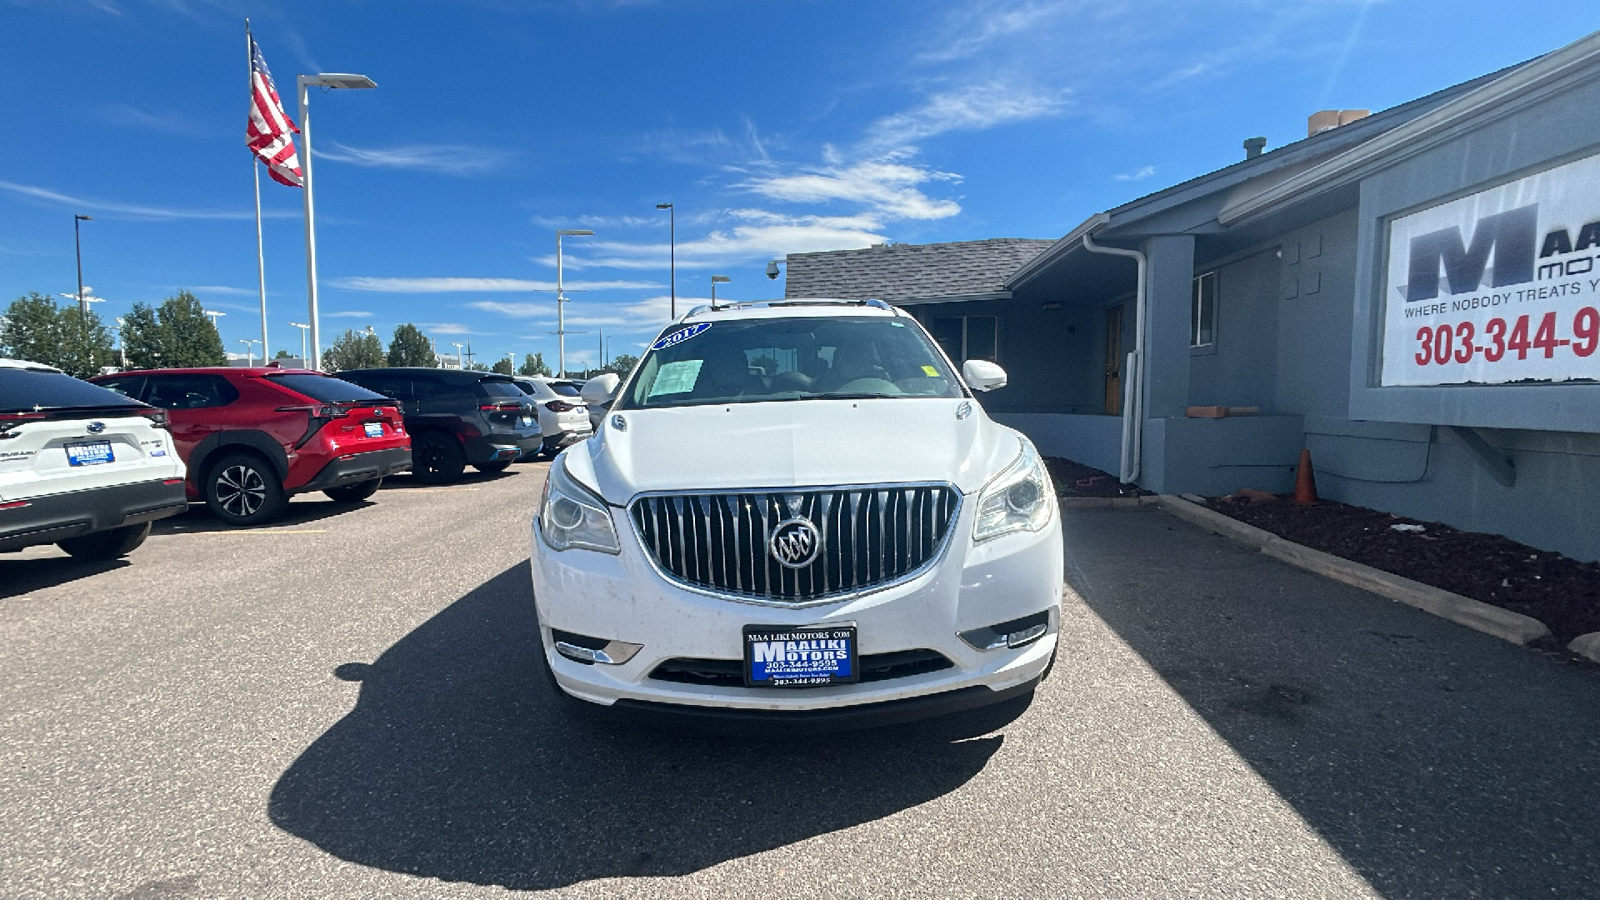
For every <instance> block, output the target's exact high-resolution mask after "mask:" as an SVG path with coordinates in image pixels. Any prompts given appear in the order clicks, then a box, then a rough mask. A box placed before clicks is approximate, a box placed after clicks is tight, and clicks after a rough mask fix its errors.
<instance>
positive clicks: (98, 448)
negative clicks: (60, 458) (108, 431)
mask: <svg viewBox="0 0 1600 900" xmlns="http://www.w3.org/2000/svg"><path fill="white" fill-rule="evenodd" d="M66 451H67V465H69V466H103V465H106V464H107V463H114V462H116V461H117V455H116V454H115V453H114V452H112V450H111V442H110V441H83V442H81V443H75V444H67V445H66Z"/></svg>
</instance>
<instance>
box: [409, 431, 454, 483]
mask: <svg viewBox="0 0 1600 900" xmlns="http://www.w3.org/2000/svg"><path fill="white" fill-rule="evenodd" d="M466 468H467V454H466V451H464V450H462V449H461V442H460V441H458V440H456V439H455V436H454V435H451V434H446V433H445V432H443V431H424V432H423V433H422V434H420V435H413V436H412V438H411V474H412V475H415V476H416V479H417V480H418V481H420V482H422V483H423V484H447V483H449V482H452V481H456V480H457V479H459V478H460V477H461V473H462V472H463V471H465V470H466Z"/></svg>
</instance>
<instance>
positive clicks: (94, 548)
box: [56, 522, 150, 560]
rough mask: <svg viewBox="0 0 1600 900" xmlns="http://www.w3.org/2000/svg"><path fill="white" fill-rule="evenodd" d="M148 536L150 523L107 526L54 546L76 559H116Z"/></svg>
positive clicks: (130, 551) (132, 549)
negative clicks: (103, 529)
mask: <svg viewBox="0 0 1600 900" xmlns="http://www.w3.org/2000/svg"><path fill="white" fill-rule="evenodd" d="M149 536H150V523H149V522H145V523H143V524H140V525H124V526H122V527H121V528H108V529H106V530H105V531H96V532H95V533H94V534H86V535H83V536H82V537H75V538H67V539H66V540H64V541H61V542H59V543H57V544H56V546H58V547H60V548H61V549H63V550H65V551H67V553H69V554H71V555H72V556H74V557H77V558H78V559H99V560H106V559H116V558H118V557H120V556H127V555H128V554H129V553H132V552H133V551H134V549H135V548H137V547H138V546H139V545H140V544H142V543H144V539H145V538H147V537H149Z"/></svg>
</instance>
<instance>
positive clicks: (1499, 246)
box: [1406, 203, 1539, 303]
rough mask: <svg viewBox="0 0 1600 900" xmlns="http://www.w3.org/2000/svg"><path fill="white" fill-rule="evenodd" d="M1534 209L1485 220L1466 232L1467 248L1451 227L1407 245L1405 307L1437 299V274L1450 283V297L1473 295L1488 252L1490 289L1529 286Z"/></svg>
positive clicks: (1535, 220)
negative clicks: (1468, 234)
mask: <svg viewBox="0 0 1600 900" xmlns="http://www.w3.org/2000/svg"><path fill="white" fill-rule="evenodd" d="M1538 219H1539V204H1537V203H1533V204H1529V205H1528V206H1522V207H1518V208H1517V209H1511V210H1507V211H1505V212H1503V213H1496V214H1494V215H1492V216H1485V217H1484V218H1482V219H1479V220H1478V224H1477V227H1475V228H1474V229H1473V230H1472V245H1471V246H1470V247H1469V246H1467V244H1466V242H1465V241H1463V240H1462V238H1461V228H1460V226H1458V225H1452V226H1450V227H1449V228H1444V229H1441V230H1439V231H1431V232H1429V233H1427V234H1423V235H1418V236H1416V237H1414V238H1412V239H1411V271H1410V275H1409V276H1408V277H1407V279H1406V302H1407V303H1411V302H1413V301H1416V300H1432V299H1433V298H1435V297H1437V296H1439V269H1440V267H1441V266H1442V267H1443V269H1444V276H1445V278H1446V279H1448V280H1449V282H1450V293H1452V294H1464V293H1469V292H1471V291H1475V290H1477V289H1478V287H1479V286H1480V285H1481V284H1482V283H1483V275H1484V268H1485V267H1486V266H1487V264H1488V262H1489V251H1490V250H1493V251H1494V268H1493V269H1491V270H1489V274H1490V285H1491V286H1492V287H1502V286H1504V285H1508V284H1522V283H1524V282H1528V281H1532V280H1533V260H1534V252H1535V247H1534V244H1535V243H1536V242H1537V240H1538V229H1539V221H1538Z"/></svg>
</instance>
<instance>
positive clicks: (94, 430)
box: [89, 422, 106, 434]
mask: <svg viewBox="0 0 1600 900" xmlns="http://www.w3.org/2000/svg"><path fill="white" fill-rule="evenodd" d="M105 430H106V423H104V422H90V423H89V433H90V434H99V433H100V432H102V431H105Z"/></svg>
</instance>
